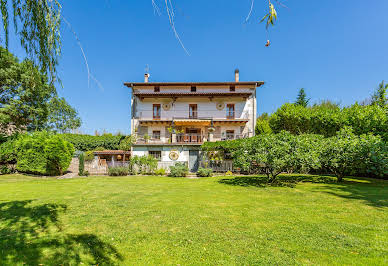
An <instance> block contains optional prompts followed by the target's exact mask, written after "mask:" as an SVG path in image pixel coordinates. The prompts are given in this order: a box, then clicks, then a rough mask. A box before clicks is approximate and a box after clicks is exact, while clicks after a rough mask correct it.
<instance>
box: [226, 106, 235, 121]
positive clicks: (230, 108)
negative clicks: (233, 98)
mask: <svg viewBox="0 0 388 266" xmlns="http://www.w3.org/2000/svg"><path fill="white" fill-rule="evenodd" d="M226 118H227V119H234V104H227V105H226Z"/></svg>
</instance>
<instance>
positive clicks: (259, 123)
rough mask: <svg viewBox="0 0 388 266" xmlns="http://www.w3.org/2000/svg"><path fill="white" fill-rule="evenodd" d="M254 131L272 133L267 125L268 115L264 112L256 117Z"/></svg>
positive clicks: (258, 133)
mask: <svg viewBox="0 0 388 266" xmlns="http://www.w3.org/2000/svg"><path fill="white" fill-rule="evenodd" d="M255 133H256V135H260V134H271V133H272V129H271V127H270V126H269V116H268V114H267V113H264V114H262V115H261V116H259V117H258V118H257V120H256V127H255Z"/></svg>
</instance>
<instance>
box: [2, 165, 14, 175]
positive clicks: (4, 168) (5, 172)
mask: <svg viewBox="0 0 388 266" xmlns="http://www.w3.org/2000/svg"><path fill="white" fill-rule="evenodd" d="M12 173H13V169H12V168H10V167H8V166H7V165H1V166H0V175H8V174H12Z"/></svg>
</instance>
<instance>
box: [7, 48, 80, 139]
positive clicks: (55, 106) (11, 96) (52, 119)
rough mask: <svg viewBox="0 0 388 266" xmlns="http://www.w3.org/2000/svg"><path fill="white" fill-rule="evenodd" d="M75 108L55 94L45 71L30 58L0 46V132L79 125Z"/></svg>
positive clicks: (64, 128) (64, 129) (63, 127)
mask: <svg viewBox="0 0 388 266" xmlns="http://www.w3.org/2000/svg"><path fill="white" fill-rule="evenodd" d="M80 123H81V121H80V119H79V118H78V117H77V113H76V111H75V110H74V109H73V108H72V107H70V106H69V105H68V104H67V103H66V101H65V100H64V99H63V98H58V97H57V92H56V89H55V87H54V85H53V84H52V83H49V81H48V77H47V75H46V74H45V73H43V72H42V71H40V70H39V68H38V67H36V66H35V65H34V64H33V62H31V61H30V60H28V59H27V60H24V61H23V62H21V63H19V61H18V59H17V58H16V57H15V56H13V55H12V54H11V53H9V52H8V51H7V50H6V49H4V48H2V47H1V46H0V132H6V131H8V129H9V128H10V127H14V128H16V129H19V130H27V131H34V130H42V129H47V128H48V129H50V128H53V129H55V130H58V131H66V130H68V129H72V128H75V127H79V126H80Z"/></svg>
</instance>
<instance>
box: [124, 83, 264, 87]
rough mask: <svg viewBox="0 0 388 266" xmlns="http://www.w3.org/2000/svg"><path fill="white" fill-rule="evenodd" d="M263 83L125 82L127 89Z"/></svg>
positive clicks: (254, 84)
mask: <svg viewBox="0 0 388 266" xmlns="http://www.w3.org/2000/svg"><path fill="white" fill-rule="evenodd" d="M263 84H264V81H242V82H126V83H124V85H125V86H127V87H130V88H131V87H135V86H137V87H148V86H231V85H234V86H238V85H244V86H245V85H252V86H256V87H260V86H261V85H263Z"/></svg>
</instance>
